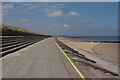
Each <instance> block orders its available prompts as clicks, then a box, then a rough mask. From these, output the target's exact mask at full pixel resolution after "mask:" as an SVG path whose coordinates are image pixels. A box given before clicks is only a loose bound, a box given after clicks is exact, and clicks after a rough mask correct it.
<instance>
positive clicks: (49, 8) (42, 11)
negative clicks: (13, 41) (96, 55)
mask: <svg viewBox="0 0 120 80" xmlns="http://www.w3.org/2000/svg"><path fill="white" fill-rule="evenodd" d="M2 10H3V11H2V17H3V18H2V19H3V24H7V25H12V26H15V27H20V28H24V29H28V30H31V31H34V32H40V33H43V34H50V35H65V36H114V35H117V33H118V3H117V2H103V3H100V2H98V3H95V2H91V3H89V2H85V3H83V2H77V3H76V2H48V3H47V2H3V3H2Z"/></svg>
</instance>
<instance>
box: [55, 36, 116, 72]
mask: <svg viewBox="0 0 120 80" xmlns="http://www.w3.org/2000/svg"><path fill="white" fill-rule="evenodd" d="M57 39H58V40H59V41H60V42H62V43H63V44H65V45H67V46H68V47H69V48H71V49H73V50H75V51H77V52H78V54H80V55H84V56H85V58H86V59H88V60H92V61H95V62H96V65H97V66H99V67H101V68H102V69H105V70H107V71H110V72H113V73H117V74H118V62H117V61H114V60H111V59H109V58H106V57H105V55H100V54H97V53H93V52H90V51H87V50H86V49H87V47H86V49H81V48H79V47H77V46H74V45H73V44H70V43H71V42H74V43H77V44H78V43H81V42H80V41H73V40H71V39H68V38H65V37H58V38H57ZM88 43H89V44H90V45H92V43H94V45H99V44H100V43H98V42H88ZM82 44H83V43H82ZM63 46H64V45H63ZM103 48H104V46H103ZM101 50H102V49H101ZM109 56H111V55H109ZM117 57H118V56H117Z"/></svg>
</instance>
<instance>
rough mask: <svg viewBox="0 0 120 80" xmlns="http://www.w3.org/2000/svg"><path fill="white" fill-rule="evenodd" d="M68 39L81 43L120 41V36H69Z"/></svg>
mask: <svg viewBox="0 0 120 80" xmlns="http://www.w3.org/2000/svg"><path fill="white" fill-rule="evenodd" d="M67 37H68V36H67ZM68 38H70V39H72V40H79V41H120V36H119V37H118V36H80V37H78V36H69V37H68Z"/></svg>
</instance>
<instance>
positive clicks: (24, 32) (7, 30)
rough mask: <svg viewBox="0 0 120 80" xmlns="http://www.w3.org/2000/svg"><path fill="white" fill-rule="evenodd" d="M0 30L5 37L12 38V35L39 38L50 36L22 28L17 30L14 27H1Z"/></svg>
mask: <svg viewBox="0 0 120 80" xmlns="http://www.w3.org/2000/svg"><path fill="white" fill-rule="evenodd" d="M0 28H1V29H2V35H4V36H6V35H7V36H12V35H19V36H25V35H26V36H28V35H30V36H31V35H37V36H50V35H45V34H41V33H38V32H32V31H29V30H26V29H22V28H16V27H13V26H8V25H4V24H2V25H0Z"/></svg>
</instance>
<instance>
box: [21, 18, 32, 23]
mask: <svg viewBox="0 0 120 80" xmlns="http://www.w3.org/2000/svg"><path fill="white" fill-rule="evenodd" d="M21 21H23V22H29V21H30V20H29V19H24V18H23V19H21Z"/></svg>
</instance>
